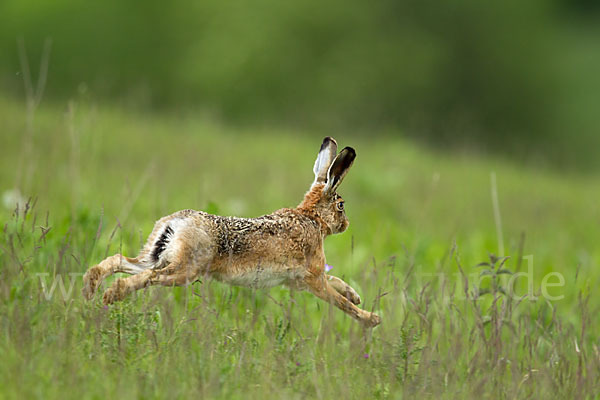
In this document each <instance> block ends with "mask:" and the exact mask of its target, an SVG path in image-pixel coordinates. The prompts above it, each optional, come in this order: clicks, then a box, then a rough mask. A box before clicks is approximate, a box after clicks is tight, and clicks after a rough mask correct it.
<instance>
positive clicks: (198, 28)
mask: <svg viewBox="0 0 600 400" xmlns="http://www.w3.org/2000/svg"><path fill="white" fill-rule="evenodd" d="M599 22H600V7H599V6H598V2H596V1H593V0H575V1H567V0H528V1H516V0H506V1H501V2H492V3H489V2H480V1H476V0H453V1H449V2H429V1H426V2H423V1H415V0H404V1H390V0H383V1H379V2H375V3H368V2H362V1H341V0H333V1H329V2H327V3H325V4H324V3H323V2H318V1H314V0H308V1H302V2H281V1H275V0H257V1H253V2H244V1H214V0H208V1H202V2H188V1H181V0H174V1H170V2H164V1H155V0H150V1H133V0H127V1H124V0H106V1H102V2H84V1H77V0H56V1H52V2H47V1H41V0H3V1H2V2H0V90H1V91H2V92H3V93H5V94H6V95H8V96H12V97H18V96H23V92H24V91H23V82H22V76H21V69H22V68H21V66H20V63H19V57H18V48H17V38H19V37H20V38H23V39H24V42H25V46H26V49H27V52H28V55H29V60H30V65H31V69H32V72H33V76H34V79H35V78H36V76H37V75H38V74H37V71H38V68H39V67H38V66H39V62H40V57H41V54H42V47H43V43H44V40H45V39H46V38H50V39H51V40H52V49H51V55H50V63H49V70H48V81H47V88H46V91H45V95H44V96H45V97H44V99H45V100H61V101H62V100H66V99H74V98H75V99H82V98H83V99H88V100H91V101H93V102H97V103H105V102H108V103H112V104H117V105H118V106H119V107H126V109H129V108H131V109H135V110H143V111H146V110H150V111H153V112H154V111H156V110H161V111H163V110H164V111H167V112H176V113H177V112H185V113H195V114H198V115H202V116H205V117H206V118H211V119H216V120H218V121H225V122H227V123H228V124H236V125H238V124H239V125H244V126H256V125H260V126H264V125H269V126H273V127H285V128H293V129H309V130H313V131H314V130H320V131H327V132H331V133H332V134H336V133H338V132H344V133H352V134H355V135H364V134H367V133H368V134H369V135H402V136H408V137H411V138H414V139H417V140H419V141H423V142H425V143H428V144H430V145H433V146H436V147H442V148H446V147H448V146H451V147H454V148H457V149H464V148H468V149H474V150H476V151H484V152H494V153H500V154H503V155H507V156H510V157H512V158H514V159H517V160H519V161H520V162H526V163H532V162H533V163H536V164H539V163H542V164H546V165H551V166H556V167H559V168H564V167H571V168H576V169H580V170H585V169H588V168H597V167H598V165H599V164H598V162H597V161H596V158H597V157H596V151H597V150H596V149H597V148H598V146H599V145H600V135H599V128H598V127H599V126H600V124H599V123H598V122H599V121H598V109H599V106H600V74H598V71H600V24H599Z"/></svg>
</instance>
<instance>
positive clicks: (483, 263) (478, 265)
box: [475, 262, 492, 268]
mask: <svg viewBox="0 0 600 400" xmlns="http://www.w3.org/2000/svg"><path fill="white" fill-rule="evenodd" d="M491 266H492V264H490V263H489V262H482V263H479V264H477V265H476V266H475V268H477V267H491Z"/></svg>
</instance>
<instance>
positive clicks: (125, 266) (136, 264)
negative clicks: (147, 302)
mask: <svg viewBox="0 0 600 400" xmlns="http://www.w3.org/2000/svg"><path fill="white" fill-rule="evenodd" d="M146 268H148V267H147V266H145V265H143V264H142V263H141V262H140V260H139V259H138V258H129V257H125V256H123V255H121V254H115V255H114V256H110V257H108V258H106V259H105V260H103V261H102V262H100V264H97V265H94V266H93V267H91V268H90V269H88V270H87V272H86V273H85V275H84V276H83V289H82V290H81V292H82V293H83V296H84V297H85V298H86V299H88V300H90V299H91V298H92V297H94V294H95V293H96V290H98V287H99V286H100V284H101V283H102V281H103V280H104V279H105V278H107V277H109V276H110V275H112V274H114V273H115V272H125V273H127V274H137V273H140V272H142V271H144V270H145V269H146Z"/></svg>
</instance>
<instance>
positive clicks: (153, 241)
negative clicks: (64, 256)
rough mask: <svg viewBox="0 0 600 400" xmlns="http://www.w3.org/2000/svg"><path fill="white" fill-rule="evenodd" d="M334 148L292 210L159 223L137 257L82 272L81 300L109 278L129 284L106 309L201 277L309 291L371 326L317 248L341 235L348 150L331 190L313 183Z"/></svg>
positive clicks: (185, 215)
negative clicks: (339, 191)
mask: <svg viewBox="0 0 600 400" xmlns="http://www.w3.org/2000/svg"><path fill="white" fill-rule="evenodd" d="M336 148H337V144H336V143H335V141H334V140H333V139H332V138H326V139H325V140H324V145H323V146H322V147H321V152H320V153H319V157H320V158H318V159H317V164H316V165H315V177H316V179H315V183H314V184H313V186H312V187H311V188H310V190H309V191H308V192H307V193H306V195H305V196H304V199H303V201H302V202H301V203H300V204H299V205H298V207H296V208H294V209H290V208H283V209H280V210H277V211H275V212H274V213H272V214H269V215H265V216H262V217H258V218H236V217H221V216H216V215H211V214H207V213H205V212H202V211H194V210H183V211H179V212H176V213H174V214H171V215H169V216H166V217H164V218H161V219H160V220H159V221H157V223H156V224H155V226H154V229H153V230H152V233H151V234H150V236H149V238H148V241H147V243H146V245H145V246H144V248H143V249H142V251H141V252H140V254H139V255H138V257H136V258H128V257H123V256H121V255H120V254H117V255H114V256H112V257H108V258H107V259H105V260H104V261H102V262H101V263H100V264H98V265H95V266H93V267H91V268H90V269H89V270H88V272H87V273H86V274H85V276H84V287H83V294H84V296H85V297H86V298H88V299H91V298H92V297H93V295H94V293H95V292H96V290H97V289H98V287H99V286H100V284H101V282H102V281H103V280H104V279H105V278H106V277H108V276H110V275H112V274H113V273H115V272H125V273H129V274H132V275H133V276H131V277H128V278H121V279H118V280H117V281H115V282H114V283H113V285H112V286H111V287H110V288H108V289H107V290H106V291H105V293H104V296H103V301H104V303H105V304H111V303H114V302H115V301H120V300H123V299H124V298H125V297H126V296H127V295H128V294H130V293H132V292H134V291H136V290H138V289H142V288H145V287H147V286H150V285H163V286H181V285H187V284H189V283H191V282H194V281H196V280H197V279H200V278H201V277H209V278H213V279H216V280H219V281H222V282H226V283H230V284H233V285H241V286H246V287H252V288H263V287H271V286H275V285H278V284H285V285H287V286H290V287H292V288H295V289H299V290H308V291H310V292H311V293H313V294H314V295H315V296H317V297H319V298H320V299H322V300H325V301H327V302H329V303H331V304H333V305H334V306H336V307H338V308H339V309H341V310H342V311H344V312H345V313H347V314H348V315H350V316H352V317H353V318H355V319H357V320H359V321H360V322H361V323H363V325H365V326H367V327H373V326H376V325H378V324H379V323H380V322H381V319H380V318H379V317H378V316H377V315H375V314H373V313H371V312H368V311H365V310H362V309H360V308H358V307H356V305H357V304H359V303H360V297H359V296H358V294H357V293H356V291H355V290H354V289H353V288H352V287H350V286H349V285H348V284H347V283H346V282H344V281H343V280H341V279H339V278H337V277H334V276H330V275H327V274H325V253H324V251H323V241H324V239H325V237H327V236H329V235H331V234H335V233H340V232H343V231H345V230H346V228H347V227H348V219H347V218H346V214H345V212H344V211H343V207H342V206H343V200H342V198H341V197H340V196H339V195H338V194H337V193H335V189H336V188H337V185H339V183H340V182H341V180H342V179H343V177H344V176H345V175H346V173H347V172H348V169H349V168H350V166H351V165H352V162H353V160H354V157H355V153H354V150H353V149H349V150H347V149H348V148H347V149H344V150H342V152H341V153H340V154H339V155H338V157H336V160H337V164H335V165H336V172H335V174H336V175H335V181H336V185H335V186H334V187H332V186H331V185H329V186H328V185H327V182H326V183H322V182H317V181H319V180H322V178H321V177H323V176H327V174H331V170H330V171H329V173H328V172H327V171H326V170H325V169H326V168H329V166H330V165H331V164H332V163H335V162H336V161H335V160H333V156H334V155H335V149H336ZM325 152H327V153H325ZM332 154H333V156H332ZM340 159H341V161H340ZM319 160H321V162H319ZM323 160H325V161H323ZM337 170H339V171H337ZM328 179H333V177H328ZM341 203H342V204H341Z"/></svg>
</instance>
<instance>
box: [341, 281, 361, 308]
mask: <svg viewBox="0 0 600 400" xmlns="http://www.w3.org/2000/svg"><path fill="white" fill-rule="evenodd" d="M344 296H345V297H346V298H347V299H348V300H350V301H351V302H352V304H354V305H359V304H360V296H359V295H358V293H356V290H354V289H352V288H351V287H350V286H348V287H347V288H346V293H344Z"/></svg>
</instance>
